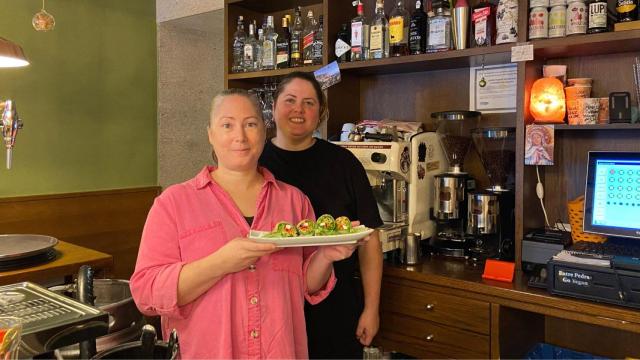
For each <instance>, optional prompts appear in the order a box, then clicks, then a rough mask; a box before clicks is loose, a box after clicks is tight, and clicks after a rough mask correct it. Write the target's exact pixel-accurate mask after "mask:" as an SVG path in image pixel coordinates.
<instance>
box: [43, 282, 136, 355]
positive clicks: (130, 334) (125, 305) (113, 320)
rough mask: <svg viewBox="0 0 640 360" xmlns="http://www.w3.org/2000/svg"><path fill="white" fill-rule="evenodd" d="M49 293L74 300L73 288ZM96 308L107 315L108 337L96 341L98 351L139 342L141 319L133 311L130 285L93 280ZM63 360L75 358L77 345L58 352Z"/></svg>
mask: <svg viewBox="0 0 640 360" xmlns="http://www.w3.org/2000/svg"><path fill="white" fill-rule="evenodd" d="M49 290H52V291H55V292H57V293H61V294H63V295H66V296H69V297H76V296H75V295H76V292H77V286H76V284H71V285H62V286H54V287H52V288H50V289H49ZM93 294H94V297H95V306H96V307H97V308H99V309H100V310H102V311H105V312H107V313H108V314H109V333H108V334H107V335H105V336H101V337H99V338H97V339H96V345H97V349H96V350H97V351H103V350H106V349H111V348H113V347H114V346H116V345H119V344H122V343H126V342H128V341H132V340H134V339H138V338H139V336H140V332H141V329H142V326H143V325H144V317H143V316H142V314H141V313H140V312H139V311H138V309H137V308H136V305H135V303H134V302H133V298H132V297H131V290H130V289H129V281H127V280H118V279H94V280H93ZM60 352H61V354H62V355H63V357H64V358H77V357H78V356H79V349H78V345H71V346H68V347H65V348H62V349H60Z"/></svg>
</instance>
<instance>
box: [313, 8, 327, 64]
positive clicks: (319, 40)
mask: <svg viewBox="0 0 640 360" xmlns="http://www.w3.org/2000/svg"><path fill="white" fill-rule="evenodd" d="M318 19H319V24H318V28H317V30H316V34H315V36H314V37H313V45H311V46H312V49H311V60H312V64H313V65H321V64H322V51H323V47H324V39H323V37H324V29H323V26H324V22H323V16H322V15H320V16H319V17H318Z"/></svg>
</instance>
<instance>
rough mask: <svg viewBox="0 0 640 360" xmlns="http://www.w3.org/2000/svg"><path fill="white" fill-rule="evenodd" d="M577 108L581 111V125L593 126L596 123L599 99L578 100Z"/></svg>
mask: <svg viewBox="0 0 640 360" xmlns="http://www.w3.org/2000/svg"><path fill="white" fill-rule="evenodd" d="M578 103H579V104H580V105H579V107H580V109H581V111H582V119H583V124H585V125H595V124H597V123H598V114H599V113H600V98H584V99H578Z"/></svg>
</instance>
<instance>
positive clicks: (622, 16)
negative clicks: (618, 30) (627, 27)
mask: <svg viewBox="0 0 640 360" xmlns="http://www.w3.org/2000/svg"><path fill="white" fill-rule="evenodd" d="M637 8H638V0H617V1H616V12H617V13H618V21H619V22H625V21H634V20H637V19H638V10H637Z"/></svg>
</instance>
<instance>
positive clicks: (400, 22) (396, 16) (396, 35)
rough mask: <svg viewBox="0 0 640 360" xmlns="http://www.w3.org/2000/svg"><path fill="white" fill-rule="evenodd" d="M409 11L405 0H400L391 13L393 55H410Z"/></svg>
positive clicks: (390, 39) (390, 42)
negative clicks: (405, 6)
mask: <svg viewBox="0 0 640 360" xmlns="http://www.w3.org/2000/svg"><path fill="white" fill-rule="evenodd" d="M410 21H411V18H410V16H409V12H408V11H407V10H406V9H405V8H404V0H398V1H397V2H396V6H395V7H394V8H393V10H392V11H391V14H390V15H389V47H390V51H389V52H390V53H391V56H404V55H409V22H410Z"/></svg>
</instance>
